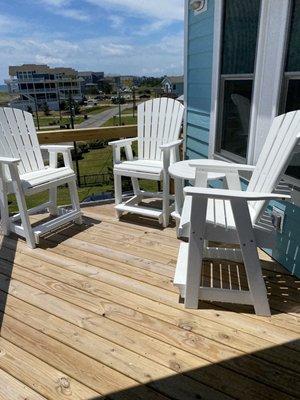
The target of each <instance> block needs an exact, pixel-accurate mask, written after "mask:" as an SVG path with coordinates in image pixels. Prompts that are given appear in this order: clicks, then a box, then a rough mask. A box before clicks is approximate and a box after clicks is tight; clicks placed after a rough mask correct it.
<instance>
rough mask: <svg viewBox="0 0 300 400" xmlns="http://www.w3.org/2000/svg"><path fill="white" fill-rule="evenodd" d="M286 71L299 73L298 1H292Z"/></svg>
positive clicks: (299, 12)
mask: <svg viewBox="0 0 300 400" xmlns="http://www.w3.org/2000/svg"><path fill="white" fill-rule="evenodd" d="M286 71H288V72H290V71H300V0H294V2H293V11H292V22H291V33H290V43H289V49H288V56H287V67H286Z"/></svg>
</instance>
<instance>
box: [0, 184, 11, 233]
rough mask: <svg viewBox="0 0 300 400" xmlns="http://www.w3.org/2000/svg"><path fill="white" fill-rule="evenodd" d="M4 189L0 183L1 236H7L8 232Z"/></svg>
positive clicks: (7, 211) (7, 213)
mask: <svg viewBox="0 0 300 400" xmlns="http://www.w3.org/2000/svg"><path fill="white" fill-rule="evenodd" d="M5 193H6V192H5V189H4V188H3V185H2V184H1V182H0V215H1V230H2V233H3V235H5V236H8V235H9V232H10V227H9V225H10V221H9V210H8V200H7V195H6V194H5Z"/></svg>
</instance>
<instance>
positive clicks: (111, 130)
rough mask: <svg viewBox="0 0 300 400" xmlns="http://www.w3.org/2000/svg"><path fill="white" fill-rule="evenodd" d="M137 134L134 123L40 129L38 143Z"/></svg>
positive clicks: (113, 137) (115, 137)
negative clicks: (97, 126)
mask: <svg viewBox="0 0 300 400" xmlns="http://www.w3.org/2000/svg"><path fill="white" fill-rule="evenodd" d="M136 135H137V126H136V125H124V126H109V127H100V128H81V129H59V130H53V131H40V132H38V138H39V142H40V144H56V143H57V144H59V143H68V142H77V141H83V142H85V141H90V140H98V139H100V140H107V139H123V138H130V137H134V136H136Z"/></svg>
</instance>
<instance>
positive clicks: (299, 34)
mask: <svg viewBox="0 0 300 400" xmlns="http://www.w3.org/2000/svg"><path fill="white" fill-rule="evenodd" d="M287 46H288V49H287V60H286V67H285V74H284V89H283V95H282V112H289V111H294V110H299V109H300V0H294V1H293V7H292V15H291V28H290V35H289V39H288V43H287ZM286 174H287V175H289V176H291V177H292V178H294V179H300V153H298V154H295V156H294V157H293V159H292V161H291V164H290V166H289V167H288V169H287V171H286Z"/></svg>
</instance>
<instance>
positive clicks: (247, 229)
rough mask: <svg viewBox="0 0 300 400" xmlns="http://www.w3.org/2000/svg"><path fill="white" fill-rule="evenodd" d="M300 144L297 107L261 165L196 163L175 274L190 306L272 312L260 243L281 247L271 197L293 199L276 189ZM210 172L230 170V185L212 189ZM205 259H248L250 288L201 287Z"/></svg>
mask: <svg viewBox="0 0 300 400" xmlns="http://www.w3.org/2000/svg"><path fill="white" fill-rule="evenodd" d="M299 143H300V111H295V112H290V113H288V114H285V115H281V116H279V117H276V118H275V119H274V121H273V124H272V126H271V128H270V132H269V135H268V137H267V140H266V142H265V145H264V147H263V149H262V152H261V154H260V157H259V159H258V162H257V165H256V167H253V166H248V165H239V164H230V163H228V166H227V165H215V166H214V165H213V160H210V163H208V164H207V165H205V163H204V164H203V165H201V160H194V161H193V162H191V165H193V166H194V167H196V168H197V170H196V176H197V182H196V185H197V187H187V188H185V194H186V197H185V202H184V207H183V212H182V217H181V222H180V232H179V234H181V235H182V236H188V238H189V242H188V243H182V244H181V246H180V252H179V257H178V262H177V267H176V273H175V278H174V284H175V285H176V286H178V288H179V289H180V293H181V296H182V297H184V298H185V306H186V307H187V308H197V307H198V299H202V300H209V301H222V302H231V303H240V304H251V305H253V306H254V309H255V312H256V313H257V314H259V315H265V316H268V315H270V308H269V304H268V300H267V292H266V288H265V284H264V280H263V277H262V271H261V267H260V261H259V257H258V252H257V247H258V246H259V247H264V248H272V247H273V246H274V245H275V239H276V232H275V230H274V229H273V227H272V225H271V224H270V223H268V219H266V218H265V214H266V213H264V211H265V208H266V206H267V204H268V201H269V200H272V199H273V200H274V199H287V198H290V196H288V195H284V194H278V193H273V192H274V191H275V190H276V188H277V187H278V183H279V182H280V180H281V178H282V175H283V174H284V172H285V170H286V168H287V165H288V164H289V161H290V160H291V158H292V156H293V154H294V152H297V151H299ZM297 149H298V150H297ZM246 170H247V171H252V172H253V174H252V177H251V180H250V182H249V185H248V187H247V190H246V191H241V184H240V178H239V174H238V172H239V171H246ZM208 172H224V173H225V174H226V178H227V183H228V188H229V189H211V188H207V187H206V186H207V173H208ZM263 214H264V215H263ZM208 241H213V242H222V243H225V244H227V243H228V244H238V245H239V247H240V250H236V249H235V250H234V249H230V248H229V249H226V248H216V247H208V246H207V243H208ZM204 258H216V259H218V258H221V259H226V260H234V261H237V262H242V261H243V262H244V265H245V270H246V275H247V281H248V288H249V290H241V287H239V289H240V290H230V289H222V288H215V287H212V286H207V287H205V286H204V285H203V283H202V284H201V285H200V282H201V281H200V279H201V274H202V270H203V265H202V261H203V259H204Z"/></svg>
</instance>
